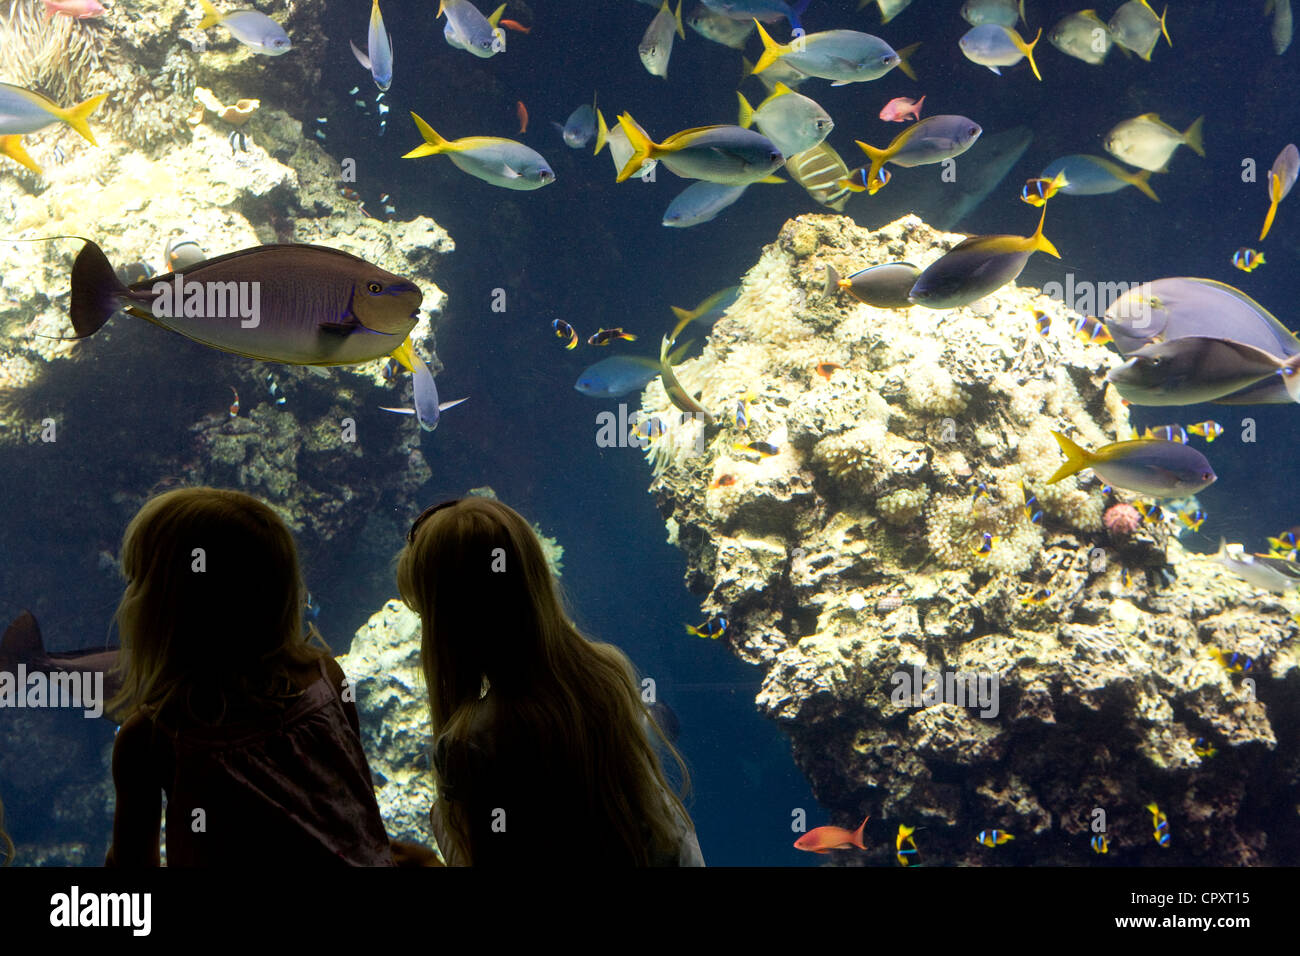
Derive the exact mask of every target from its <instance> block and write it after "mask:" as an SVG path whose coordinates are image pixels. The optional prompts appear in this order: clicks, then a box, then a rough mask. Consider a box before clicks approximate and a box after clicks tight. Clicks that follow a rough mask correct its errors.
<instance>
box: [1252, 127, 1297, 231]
mask: <svg viewBox="0 0 1300 956" xmlns="http://www.w3.org/2000/svg"><path fill="white" fill-rule="evenodd" d="M1297 175H1300V150H1297V149H1296V146H1295V143H1289V144H1287V147H1286V148H1285V149H1284V150H1282V152H1280V153H1278V156H1277V159H1275V160H1273V167H1272V168H1271V169H1270V170H1269V171H1268V215H1266V216H1265V217H1264V228H1263V229H1261V230H1260V231H1259V241H1260V242H1263V241H1264V237H1265V236H1267V235H1268V231H1269V230H1270V229H1272V228H1273V217H1275V216H1276V215H1277V207H1278V204H1279V203H1280V202H1281V201H1282V200H1283V199H1285V198H1286V196H1287V193H1289V192H1290V191H1291V187H1292V186H1294V185H1295V181H1296V177H1297Z"/></svg>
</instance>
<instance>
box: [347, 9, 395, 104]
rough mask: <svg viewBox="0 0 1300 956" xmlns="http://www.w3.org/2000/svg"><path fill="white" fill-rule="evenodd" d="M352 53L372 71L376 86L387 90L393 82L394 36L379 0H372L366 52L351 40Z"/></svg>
mask: <svg viewBox="0 0 1300 956" xmlns="http://www.w3.org/2000/svg"><path fill="white" fill-rule="evenodd" d="M348 45H349V46H351V47H352V55H353V56H355V57H356V58H357V62H359V63H360V64H361V65H362V66H364V67H365V68H366V69H367V70H369V71H370V77H371V79H373V80H374V81H375V86H377V87H379V88H380V89H381V90H386V89H388V87H389V86H390V85H392V82H393V37H392V35H391V34H390V33H389V32H388V31H387V30H386V29H385V28H384V17H383V15H382V14H381V13H380V12H379V0H372V2H371V5H370V30H369V32H368V33H367V35H366V50H367V52H366V53H362V52H361V51H360V50H359V49H357V45H356V44H355V43H353V42H352V41H351V40H349V41H348Z"/></svg>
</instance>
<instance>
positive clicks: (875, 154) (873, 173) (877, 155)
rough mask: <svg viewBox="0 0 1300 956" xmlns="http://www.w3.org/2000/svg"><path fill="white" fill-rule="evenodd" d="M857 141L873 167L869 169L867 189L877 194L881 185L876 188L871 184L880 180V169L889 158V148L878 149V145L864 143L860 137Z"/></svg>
mask: <svg viewBox="0 0 1300 956" xmlns="http://www.w3.org/2000/svg"><path fill="white" fill-rule="evenodd" d="M855 142H856V143H857V144H858V149H860V150H862V151H863V152H864V153H866V154H867V158H868V159H870V160H871V167H870V169H868V170H867V189H868V190H870V191H871V193H872V194H875V192H876V191H877V190H878V189H879V188H880V187H879V186H877V187H876V188H875V189H872V188H871V186H872V184H873V183H877V182H880V170H881V168H883V167H884V165H885V161H886V160H888V159H889V150H888V149H876V147H874V146H872V145H870V144H869V143H864V142H862V140H860V139H859V140H855ZM882 185H883V183H882Z"/></svg>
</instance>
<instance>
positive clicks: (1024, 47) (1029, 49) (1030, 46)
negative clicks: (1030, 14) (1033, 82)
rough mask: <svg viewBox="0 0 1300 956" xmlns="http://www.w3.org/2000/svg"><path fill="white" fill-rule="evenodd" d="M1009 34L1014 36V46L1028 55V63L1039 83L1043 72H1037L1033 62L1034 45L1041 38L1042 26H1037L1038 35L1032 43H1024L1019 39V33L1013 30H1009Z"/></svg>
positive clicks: (1035, 64)
mask: <svg viewBox="0 0 1300 956" xmlns="http://www.w3.org/2000/svg"><path fill="white" fill-rule="evenodd" d="M1011 35H1012V36H1013V37H1015V40H1016V46H1017V47H1018V48H1019V50H1020V52H1021V53H1023V54H1024V55H1025V56H1027V57H1029V65H1030V67H1031V68H1032V69H1033V71H1034V76H1036V77H1038V82H1040V83H1041V82H1042V81H1043V74H1041V73H1039V72H1038V64H1037V63H1035V62H1034V47H1036V46H1037V45H1038V41H1039V40H1041V39H1042V38H1043V28H1042V27H1039V28H1038V36H1036V37H1034V41H1033V42H1032V43H1026V42H1025V41H1024V40H1022V39H1020V34H1019V33H1016V32H1015V31H1014V30H1012V31H1011Z"/></svg>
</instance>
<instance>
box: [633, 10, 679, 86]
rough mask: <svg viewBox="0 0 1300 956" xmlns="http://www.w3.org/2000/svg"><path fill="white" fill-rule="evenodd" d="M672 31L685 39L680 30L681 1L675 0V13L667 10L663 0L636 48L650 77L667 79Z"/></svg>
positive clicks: (671, 49)
mask: <svg viewBox="0 0 1300 956" xmlns="http://www.w3.org/2000/svg"><path fill="white" fill-rule="evenodd" d="M674 31H676V32H677V35H678V36H680V37H681V38H682V39H683V40H685V39H686V33H685V31H684V30H683V29H682V0H677V12H676V13H673V12H672V10H670V9H669V8H668V0H664V3H663V6H662V7H660V8H659V12H658V13H656V14H655V18H654V19H653V20H651V21H650V25H649V26H648V27H646V31H645V36H643V37H642V38H641V43H640V45H639V46H638V47H637V48H636V52H637V55H638V56H639V57H641V65H642V66H644V67H645V68H646V72H648V73H649V74H650V75H651V76H662V77H665V78H667V76H668V58H669V57H671V56H672V55H673V32H674Z"/></svg>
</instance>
